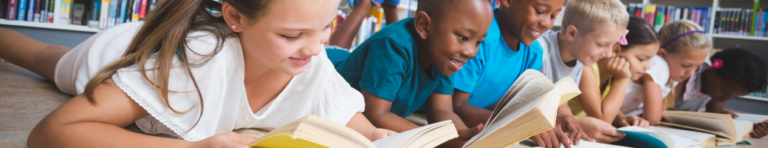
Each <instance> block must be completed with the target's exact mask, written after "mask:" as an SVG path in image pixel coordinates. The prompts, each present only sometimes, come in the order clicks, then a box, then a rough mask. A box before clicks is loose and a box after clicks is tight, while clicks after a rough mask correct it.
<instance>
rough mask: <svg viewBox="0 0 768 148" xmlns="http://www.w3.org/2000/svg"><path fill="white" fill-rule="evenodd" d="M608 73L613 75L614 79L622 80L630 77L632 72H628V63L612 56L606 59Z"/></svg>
mask: <svg viewBox="0 0 768 148" xmlns="http://www.w3.org/2000/svg"><path fill="white" fill-rule="evenodd" d="M606 67H608V72H610V73H611V74H613V77H614V78H616V79H624V78H629V77H631V76H632V72H631V71H629V62H627V60H625V59H624V58H622V57H619V56H614V57H612V58H610V59H608V65H607V66H606Z"/></svg>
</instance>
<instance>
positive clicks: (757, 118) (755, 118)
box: [733, 113, 768, 123]
mask: <svg viewBox="0 0 768 148" xmlns="http://www.w3.org/2000/svg"><path fill="white" fill-rule="evenodd" d="M736 114H737V115H739V117H738V118H733V119H734V120H744V121H749V122H752V123H758V122H763V121H766V120H768V115H758V114H747V113H736Z"/></svg>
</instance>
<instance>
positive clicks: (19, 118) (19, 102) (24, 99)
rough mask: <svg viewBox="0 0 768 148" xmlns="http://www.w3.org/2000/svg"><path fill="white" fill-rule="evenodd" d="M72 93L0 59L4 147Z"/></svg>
mask: <svg viewBox="0 0 768 148" xmlns="http://www.w3.org/2000/svg"><path fill="white" fill-rule="evenodd" d="M71 97H72V96H70V95H67V94H64V93H61V92H60V91H59V90H58V89H57V88H56V85H54V84H53V83H51V82H50V81H48V80H46V79H45V78H43V77H41V76H39V75H37V74H35V73H33V72H31V71H28V70H26V69H23V68H21V67H18V66H16V65H13V64H11V63H9V62H0V147H26V145H27V144H26V143H27V136H28V135H29V132H30V131H31V130H32V128H34V127H35V125H36V124H37V123H38V122H40V120H42V118H43V117H45V116H46V115H48V113H50V112H51V111H53V110H54V109H56V108H57V107H58V106H60V105H61V104H63V103H64V102H66V101H67V100H69V99H70V98H71ZM750 141H752V142H753V144H754V145H751V146H749V145H739V146H735V147H738V148H741V147H768V136H766V137H764V138H762V139H751V140H750ZM512 147H526V146H521V145H516V146H512Z"/></svg>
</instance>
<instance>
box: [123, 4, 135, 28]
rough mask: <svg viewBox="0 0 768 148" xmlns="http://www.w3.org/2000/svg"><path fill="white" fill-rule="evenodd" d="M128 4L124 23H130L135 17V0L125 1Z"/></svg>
mask: <svg viewBox="0 0 768 148" xmlns="http://www.w3.org/2000/svg"><path fill="white" fill-rule="evenodd" d="M125 1H127V2H128V6H126V7H125V19H124V21H123V23H129V22H131V20H132V17H133V3H134V2H133V0H125Z"/></svg>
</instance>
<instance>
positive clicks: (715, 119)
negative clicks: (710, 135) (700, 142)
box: [663, 111, 737, 138]
mask: <svg viewBox="0 0 768 148" xmlns="http://www.w3.org/2000/svg"><path fill="white" fill-rule="evenodd" d="M663 116H664V117H665V118H667V119H669V120H670V122H672V123H675V124H681V125H686V126H692V127H697V128H702V129H706V130H711V131H717V132H723V133H725V134H726V135H729V136H730V137H727V138H735V137H736V134H737V133H736V129H735V127H734V126H733V122H732V120H733V119H731V116H730V115H727V114H716V113H702V112H686V111H666V112H664V113H663Z"/></svg>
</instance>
